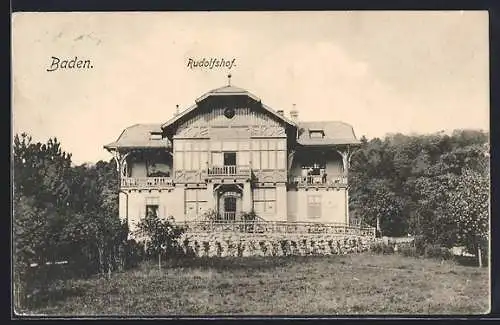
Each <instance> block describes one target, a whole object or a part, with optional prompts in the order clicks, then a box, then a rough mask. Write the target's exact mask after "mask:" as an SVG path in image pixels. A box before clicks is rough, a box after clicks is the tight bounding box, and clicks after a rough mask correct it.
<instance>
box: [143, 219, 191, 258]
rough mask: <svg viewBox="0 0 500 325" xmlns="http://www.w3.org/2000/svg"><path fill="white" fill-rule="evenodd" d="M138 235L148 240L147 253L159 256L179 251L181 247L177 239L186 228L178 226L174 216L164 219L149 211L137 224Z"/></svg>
mask: <svg viewBox="0 0 500 325" xmlns="http://www.w3.org/2000/svg"><path fill="white" fill-rule="evenodd" d="M137 228H138V230H137V235H138V236H139V237H141V238H143V239H145V240H146V243H147V251H146V253H147V254H148V255H149V256H150V257H152V256H158V257H159V258H160V256H161V254H163V253H166V254H168V255H170V254H175V253H177V250H178V249H179V246H178V243H177V239H179V238H180V236H181V235H182V234H183V232H184V229H183V228H182V227H179V226H176V225H175V224H174V222H173V218H170V219H168V220H162V219H161V218H159V217H158V216H157V215H156V214H154V213H149V214H147V215H146V217H145V218H142V219H141V221H140V222H139V223H138V224H137Z"/></svg>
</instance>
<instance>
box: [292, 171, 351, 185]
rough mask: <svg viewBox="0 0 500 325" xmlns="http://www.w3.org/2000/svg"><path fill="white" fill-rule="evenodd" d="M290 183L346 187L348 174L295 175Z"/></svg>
mask: <svg viewBox="0 0 500 325" xmlns="http://www.w3.org/2000/svg"><path fill="white" fill-rule="evenodd" d="M290 184H292V185H296V186H298V187H346V186H347V174H338V175H332V176H322V175H310V176H294V177H292V178H291V179H290Z"/></svg>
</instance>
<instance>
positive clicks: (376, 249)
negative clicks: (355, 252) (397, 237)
mask: <svg viewBox="0 0 500 325" xmlns="http://www.w3.org/2000/svg"><path fill="white" fill-rule="evenodd" d="M370 251H371V252H373V253H375V254H384V255H386V254H393V253H394V246H392V245H391V244H384V243H383V242H375V243H373V244H372V245H371V246H370Z"/></svg>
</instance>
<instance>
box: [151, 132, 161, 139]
mask: <svg viewBox="0 0 500 325" xmlns="http://www.w3.org/2000/svg"><path fill="white" fill-rule="evenodd" d="M149 139H150V140H161V139H162V136H161V133H159V132H151V133H150V135H149Z"/></svg>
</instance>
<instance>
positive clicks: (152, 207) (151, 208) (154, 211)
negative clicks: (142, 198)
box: [146, 204, 159, 217]
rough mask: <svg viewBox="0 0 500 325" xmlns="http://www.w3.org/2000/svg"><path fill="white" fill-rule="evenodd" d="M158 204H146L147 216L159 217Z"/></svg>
mask: <svg viewBox="0 0 500 325" xmlns="http://www.w3.org/2000/svg"><path fill="white" fill-rule="evenodd" d="M158 209H159V206H158V204H146V216H148V217H158Z"/></svg>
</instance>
